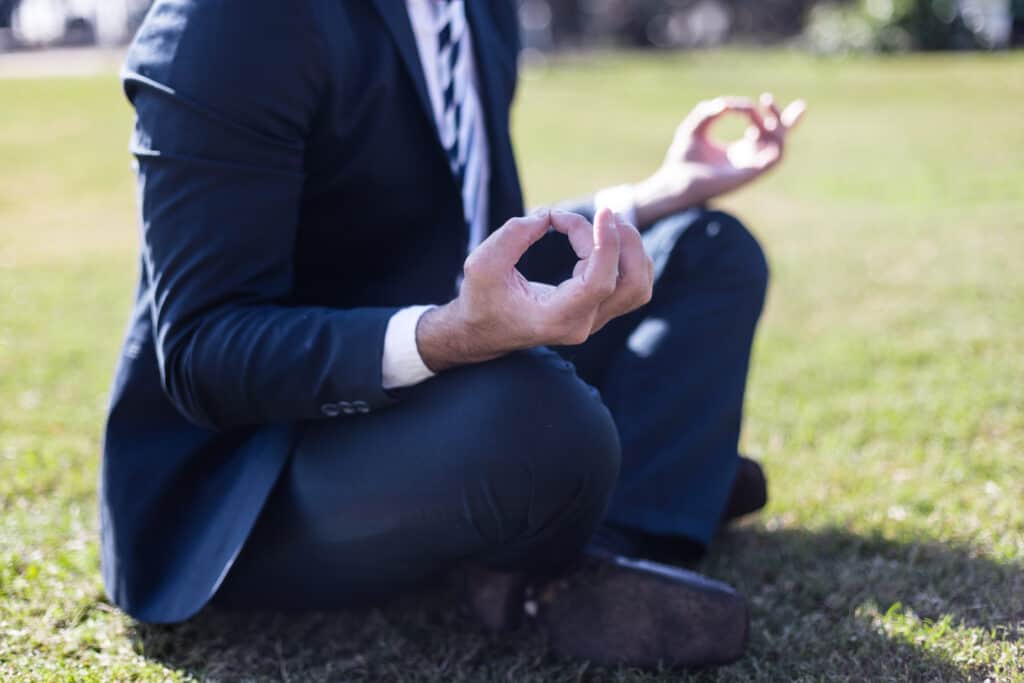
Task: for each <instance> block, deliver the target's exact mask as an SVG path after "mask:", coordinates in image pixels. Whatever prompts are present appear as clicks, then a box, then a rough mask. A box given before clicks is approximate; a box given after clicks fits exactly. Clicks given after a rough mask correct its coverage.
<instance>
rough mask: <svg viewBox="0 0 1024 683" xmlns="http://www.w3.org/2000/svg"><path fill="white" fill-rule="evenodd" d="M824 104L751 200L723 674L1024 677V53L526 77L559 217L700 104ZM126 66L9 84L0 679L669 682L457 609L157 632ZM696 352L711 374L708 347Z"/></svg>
mask: <svg viewBox="0 0 1024 683" xmlns="http://www.w3.org/2000/svg"><path fill="white" fill-rule="evenodd" d="M762 89H773V90H774V91H775V92H776V94H777V95H778V96H779V97H781V98H787V99H788V98H792V97H796V96H802V97H805V98H806V99H807V100H808V101H809V103H810V106H811V109H810V112H809V114H808V117H807V119H806V121H805V124H804V126H803V127H802V129H801V130H799V132H798V134H795V135H794V137H793V139H792V144H791V148H790V149H789V155H788V160H787V163H786V164H784V166H783V168H781V169H780V170H779V171H778V172H777V173H776V174H775V175H773V176H772V177H771V178H770V179H767V180H765V181H764V182H762V183H761V184H759V185H757V186H756V187H754V188H752V189H750V190H748V191H746V192H744V193H743V194H741V195H739V196H737V197H735V198H730V199H729V200H728V201H726V202H724V204H725V205H726V206H728V207H729V208H730V209H732V210H734V211H736V212H738V213H739V214H740V215H741V216H742V217H743V218H744V219H745V220H746V221H747V222H748V224H749V225H750V226H751V227H752V228H753V229H754V231H755V232H756V233H757V234H758V236H759V237H760V238H761V241H762V243H763V244H764V245H765V248H766V250H767V252H768V254H769V257H770V260H771V263H772V267H773V283H772V287H771V292H770V295H769V304H768V308H767V312H766V317H765V319H764V322H763V325H762V328H761V332H760V335H759V338H758V342H757V346H756V350H755V361H754V365H753V371H752V377H751V385H750V391H749V394H748V400H747V421H746V426H745V430H744V435H743V441H744V446H745V450H746V451H747V452H749V453H751V454H755V455H757V456H758V457H760V458H762V459H763V461H764V462H765V463H766V467H767V470H768V473H769V477H770V481H771V494H772V498H771V504H770V506H769V507H768V509H767V511H766V512H765V513H764V514H762V515H760V516H759V517H757V518H755V519H752V520H750V521H748V522H747V523H745V524H743V525H741V526H740V527H738V528H736V529H734V530H733V531H731V532H730V533H729V534H728V535H727V536H726V537H725V538H724V539H723V540H722V542H721V543H720V544H719V545H718V546H717V547H716V548H715V550H714V552H713V554H712V555H711V557H709V558H708V559H707V560H706V561H705V562H704V563H703V564H702V565H701V566H700V569H701V571H704V572H707V573H709V574H711V575H713V576H715V577H719V578H722V579H725V580H728V581H730V582H732V583H734V584H736V585H737V586H739V587H740V588H741V589H742V590H743V591H744V592H745V593H746V595H748V596H749V598H750V600H751V602H752V605H753V610H754V613H753V620H754V621H753V634H752V638H751V643H750V648H749V654H748V656H747V657H746V658H745V659H744V660H743V661H741V662H740V663H739V664H737V665H735V666H732V667H728V668H725V669H720V670H717V671H709V672H704V673H702V674H700V675H698V676H697V678H698V679H700V680H715V681H719V680H720V681H747V680H808V681H810V680H829V681H831V680H855V681H861V680H871V681H883V680H922V681H935V680H943V681H944V680H978V681H981V680H985V679H991V680H998V681H1021V680H1024V505H1022V503H1024V118H1022V114H1021V107H1022V106H1024V55H1021V54H1018V55H1013V56H955V57H939V56H929V57H909V58H893V59H856V60H845V61H844V60H834V61H833V60H815V59H811V58H808V57H802V56H798V55H791V54H786V53H742V52H728V53H712V54H698V55H687V56H677V57H662V58H659V57H653V56H651V57H647V56H635V57H614V58H612V57H608V58H601V59H596V60H593V61H586V62H570V63H564V64H560V65H558V66H555V67H552V68H550V69H545V70H542V69H533V70H531V71H530V72H529V73H528V74H527V75H526V78H525V79H524V82H523V83H522V86H521V90H520V96H519V105H518V108H517V110H516V112H515V122H516V125H515V129H516V138H517V143H518V149H519V158H520V162H521V164H522V171H523V174H524V177H525V182H526V186H527V189H528V193H529V197H530V200H531V202H532V203H540V202H545V201H551V200H554V199H557V198H560V197H564V196H568V195H574V194H578V193H581V192H585V191H588V190H592V189H595V188H597V187H599V186H600V185H602V184H605V183H613V182H620V181H622V180H626V179H635V178H639V177H640V176H642V175H643V174H644V173H645V172H647V171H648V170H650V169H652V168H653V167H654V165H655V164H656V163H657V162H658V161H659V160H660V156H661V154H662V153H663V150H664V147H665V145H666V144H667V142H668V140H669V138H670V136H671V133H672V131H673V128H674V126H675V124H676V123H677V121H678V119H679V118H680V117H681V116H682V115H683V114H685V113H686V111H688V110H689V108H690V107H691V105H692V104H693V103H694V102H695V101H697V100H698V99H701V98H703V97H708V96H711V95H714V94H719V93H746V94H756V93H758V92H760V90H762ZM129 127H130V112H129V110H128V108H127V106H126V105H125V103H124V102H123V100H122V98H121V96H120V93H119V87H118V84H117V82H116V80H115V78H114V77H113V76H110V77H103V78H95V79H79V80H41V81H30V80H29V81H26V80H8V81H0V596H2V597H0V679H3V680H68V681H71V680H75V681H78V680H96V681H101V680H102V681H105V680H189V679H203V680H286V681H300V680H354V681H376V680H407V681H569V680H573V681H575V680H586V681H604V680H609V681H627V682H634V683H636V682H639V681H669V680H673V681H674V680H679V677H678V676H676V675H672V674H668V673H664V674H661V675H658V674H649V673H641V672H636V671H630V670H602V669H597V668H594V667H588V666H586V665H582V664H580V663H575V662H567V661H560V660H556V659H552V658H549V657H546V656H545V655H544V653H543V649H542V647H541V644H540V643H539V641H538V640H537V638H536V636H535V635H531V634H528V633H527V634H522V635H518V636H515V637H513V638H503V639H489V638H486V637H483V636H480V635H478V634H477V632H476V631H475V630H474V628H473V627H472V626H471V625H470V624H467V623H465V622H463V621H461V620H460V619H459V618H458V617H457V615H455V614H454V613H453V611H452V610H451V609H450V608H449V606H448V602H447V601H446V599H445V596H443V595H434V596H427V597H424V598H417V599H411V600H409V601H408V602H404V603H401V604H397V605H395V606H392V607H388V608H387V609H383V610H371V611H367V612H357V613H345V614H317V615H306V616H283V615H274V614H261V615H256V616H247V617H238V616H232V615H225V614H216V613H204V614H203V615H201V616H200V617H199V618H198V619H196V620H194V621H193V622H192V623H190V624H187V625H185V626H181V627H175V628H154V627H146V626H141V625H138V624H135V623H133V622H132V621H131V620H130V619H128V618H126V617H125V616H123V615H122V614H120V613H119V612H118V611H117V610H116V609H114V608H113V607H112V606H111V605H110V604H109V603H108V602H107V601H106V599H105V598H104V595H103V590H102V586H101V583H100V579H99V574H98V554H97V544H96V510H95V506H96V493H95V484H96V479H97V465H98V451H99V438H100V431H101V425H102V420H103V413H104V406H105V401H106V392H107V388H108V385H109V381H110V376H111V372H112V368H113V364H114V360H115V358H116V356H117V354H118V344H119V340H120V336H121V333H122V331H123V329H124V324H125V322H126V320H127V314H128V310H129V305H130V300H131V288H132V285H133V280H134V277H135V255H134V251H135V248H136V237H135V227H134V197H133V189H132V183H131V177H130V170H129V162H130V159H129V157H128V155H127V153H126V144H127V136H128V131H129ZM698 360H699V359H698Z"/></svg>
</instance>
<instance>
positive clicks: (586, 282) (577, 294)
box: [554, 209, 619, 311]
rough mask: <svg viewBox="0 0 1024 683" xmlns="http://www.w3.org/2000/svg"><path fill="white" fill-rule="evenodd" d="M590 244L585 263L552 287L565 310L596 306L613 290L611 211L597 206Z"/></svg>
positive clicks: (615, 244)
mask: <svg viewBox="0 0 1024 683" xmlns="http://www.w3.org/2000/svg"><path fill="white" fill-rule="evenodd" d="M593 245H594V248H593V250H592V251H591V252H590V257H589V258H588V259H587V262H586V267H585V268H584V269H583V272H582V273H580V274H579V275H576V276H573V277H572V278H570V279H568V280H566V281H565V282H563V283H562V284H560V285H558V287H557V288H556V289H555V296H554V299H555V302H556V303H557V304H558V305H559V306H566V307H567V308H568V309H569V310H573V311H579V310H581V309H583V308H596V307H597V306H598V305H599V304H600V303H601V302H602V301H604V300H605V299H607V298H608V297H609V296H611V295H612V293H614V292H615V286H616V284H617V283H618V279H619V232H618V228H617V224H616V220H615V214H614V213H612V212H611V210H610V209H601V210H600V211H599V212H598V213H597V216H596V217H595V219H594V231H593Z"/></svg>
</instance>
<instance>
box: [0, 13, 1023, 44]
mask: <svg viewBox="0 0 1024 683" xmlns="http://www.w3.org/2000/svg"><path fill="white" fill-rule="evenodd" d="M491 1H493V0H467V2H491ZM151 2H152V0H0V49H3V48H4V47H19V48H30V47H45V46H52V45H91V44H100V45H116V44H120V43H124V42H126V41H127V40H129V39H130V37H131V35H132V34H133V33H134V31H135V29H136V28H137V27H138V25H139V23H140V22H141V20H142V17H143V16H144V15H145V12H146V10H147V9H148V7H149V5H150V4H151ZM518 2H519V7H520V17H521V19H522V25H523V36H524V45H525V47H526V48H527V49H528V50H532V51H541V52H547V51H550V50H557V49H579V48H591V47H651V48H663V49H686V48H699V47H708V46H715V45H721V44H723V43H728V42H742V43H746V44H765V43H777V42H782V41H795V42H797V43H799V44H800V45H802V46H804V47H807V48H809V49H812V50H815V51H819V52H829V53H830V52H845V51H902V50H914V49H924V50H942V49H993V48H1002V47H1006V46H1009V45H1011V44H1022V43H1024V0H518Z"/></svg>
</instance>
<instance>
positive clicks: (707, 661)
mask: <svg viewBox="0 0 1024 683" xmlns="http://www.w3.org/2000/svg"><path fill="white" fill-rule="evenodd" d="M460 580H461V581H462V588H463V596H464V602H465V604H466V606H467V607H468V608H469V611H470V612H471V613H472V614H473V615H474V616H475V617H476V618H477V619H478V620H479V621H480V622H481V623H482V624H483V625H484V626H486V627H487V628H489V629H491V630H505V629H509V628H514V627H515V626H518V625H519V623H520V622H521V621H522V620H523V612H524V611H525V612H526V613H527V614H528V615H529V616H530V617H531V618H532V620H533V621H535V622H536V623H537V624H538V625H539V626H540V627H541V628H543V629H544V631H545V632H546V633H547V636H548V640H549V642H550V645H551V649H552V650H553V651H554V652H555V653H557V654H560V655H563V656H566V657H573V658H577V659H586V660H589V661H592V662H595V663H598V664H626V665H629V666H641V667H654V666H657V665H659V664H664V665H666V666H674V667H688V668H689V667H702V666H710V665H714V664H727V663H729V662H732V661H735V660H736V659H738V658H739V657H740V656H741V655H742V654H743V650H744V647H745V646H746V642H747V637H748V633H749V630H750V611H749V608H748V606H747V602H746V600H745V599H744V598H743V596H742V595H740V594H739V593H737V592H736V591H735V590H734V589H733V588H732V587H730V586H728V585H727V584H724V583H722V582H720V581H713V580H711V579H708V578H705V577H703V576H701V575H700V574H696V573H694V572H690V571H686V570H683V569H678V568H676V567H670V566H668V565H663V564H657V563H654V562H647V561H644V560H633V559H628V558H625V557H621V556H616V555H594V556H591V557H588V558H587V559H586V560H585V562H584V564H583V566H582V567H581V568H580V569H579V570H578V571H576V572H574V573H573V574H571V575H569V576H567V577H566V578H564V579H559V580H551V581H547V582H545V583H541V584H535V585H531V586H527V583H526V581H525V580H524V579H523V577H522V576H521V575H517V574H504V573H498V572H491V571H488V570H483V569H472V570H466V571H464V572H463V573H461V579H460Z"/></svg>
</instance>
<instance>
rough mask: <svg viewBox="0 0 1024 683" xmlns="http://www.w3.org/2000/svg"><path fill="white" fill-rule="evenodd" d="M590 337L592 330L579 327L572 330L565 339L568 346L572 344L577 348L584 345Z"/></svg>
mask: <svg viewBox="0 0 1024 683" xmlns="http://www.w3.org/2000/svg"><path fill="white" fill-rule="evenodd" d="M589 337H590V330H587V329H584V328H583V327H582V326H577V327H576V328H574V329H572V330H570V331H569V332H568V333H567V334H566V335H565V337H564V339H565V343H566V344H571V345H573V346H575V345H577V344H582V343H583V342H585V341H587V339H588V338H589Z"/></svg>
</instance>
